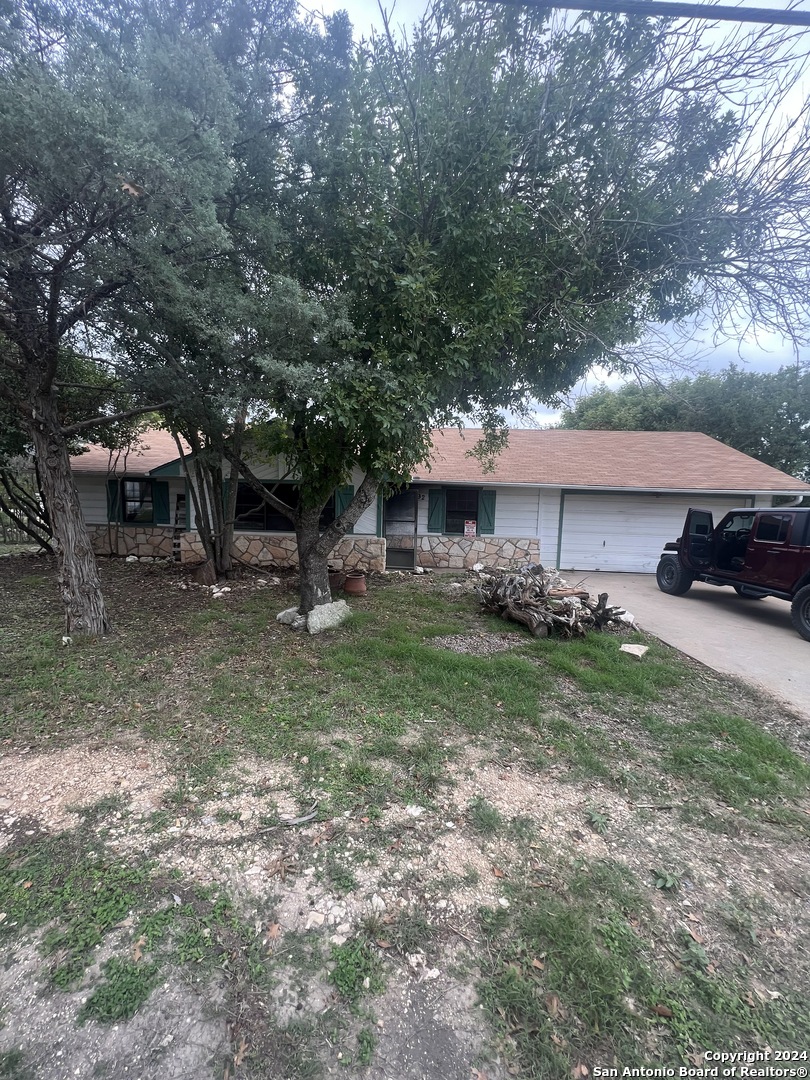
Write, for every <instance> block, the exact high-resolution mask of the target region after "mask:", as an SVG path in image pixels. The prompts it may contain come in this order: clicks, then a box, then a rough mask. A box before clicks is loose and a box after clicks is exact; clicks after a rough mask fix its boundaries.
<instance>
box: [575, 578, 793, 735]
mask: <svg viewBox="0 0 810 1080" xmlns="http://www.w3.org/2000/svg"><path fill="white" fill-rule="evenodd" d="M565 576H566V577H567V578H568V580H569V581H571V582H572V583H573V582H575V581H576V582H579V581H582V582H584V583H585V585H586V588H588V589H589V590H590V591H591V592H592V593H600V592H606V593H607V594H608V596H609V598H610V601H611V603H613V604H618V605H620V606H621V607H624V608H627V610H628V611H631V612H632V613H633V615H635V617H636V622H637V623H638V625H639V626H640V627H641V628H642V629H643V630H648V631H649V632H650V633H651V634H655V636H656V637H659V638H661V640H662V641H665V642H667V644H668V645H674V646H675V648H676V649H680V650H681V652H685V653H686V654H687V655H688V656H693V657H694V658H695V659H696V660H700V661H701V663H703V664H706V665H707V666H708V667H710V668H713V669H714V670H715V671H721V672H723V673H724V674H727V675H736V676H737V677H738V678H740V679H744V680H745V681H746V682H749V683H753V684H754V685H755V686H758V687H759V688H760V689H763V690H766V691H767V692H768V693H769V694H773V695H774V696H775V697H777V698H780V699H781V700H783V701H784V702H786V703H787V704H788V705H789V706H790V708H791V709H792V710H793V711H794V712H796V713H799V714H801V715H802V716H804V717H805V718H807V719H808V720H810V641H804V639H803V638H800V637H799V635H798V634H797V633H796V631H795V630H794V629H793V626H792V625H791V622H790V604H788V603H786V602H785V601H784V600H774V599H773V598H772V597H768V599H767V600H743V599H742V597H739V596H737V594H736V593H735V592H734V590H733V589H729V588H718V587H717V586H715V585H704V584H703V583H701V582H698V583H696V584H694V585H693V586H692V588H691V589H690V590H689V592H688V593H687V594H686V595H685V596H668V595H666V594H665V593H662V592H661V590H660V589H659V588H658V586H657V584H656V581H655V576H654V575H653V574H603V573H588V572H586V571H581V570H572V571H567V572H565Z"/></svg>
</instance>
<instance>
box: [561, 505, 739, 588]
mask: <svg viewBox="0 0 810 1080" xmlns="http://www.w3.org/2000/svg"><path fill="white" fill-rule="evenodd" d="M752 501H753V500H750V499H745V498H744V497H741V496H739V495H738V496H736V497H731V496H729V497H727V498H723V497H719V496H716V495H715V496H711V495H709V496H707V495H706V494H705V493H704V494H702V495H701V494H695V495H692V496H690V495H634V494H631V493H624V492H623V493H621V494H619V493H610V494H607V493H604V494H603V493H596V492H590V493H584V492H563V494H562V497H561V509H560V558H559V566H560V568H561V569H565V570H612V571H619V572H625V573H636V574H654V573H655V568H656V565H657V564H658V559H659V557H660V555H661V550H662V548H663V545H664V544H665V543H667V541H669V540H676V539H677V538H678V537H679V536H680V534H681V529H682V528H683V523H684V519H685V517H686V511H687V510H688V509H689V507H690V506H699V507H700V508H701V509H704V510H711V512H712V513H713V514H714V520H715V522H717V521H719V520H720V518H721V517H722V516H723V515H724V514H726V513H727V512H728V511H729V510H732V509H733V508H734V507H737V506H747V505H750V504H751V503H752Z"/></svg>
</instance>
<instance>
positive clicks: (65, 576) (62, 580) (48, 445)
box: [31, 397, 112, 637]
mask: <svg viewBox="0 0 810 1080" xmlns="http://www.w3.org/2000/svg"><path fill="white" fill-rule="evenodd" d="M31 437H32V439H33V442H34V451H35V453H36V458H37V467H38V470H39V476H40V483H41V492H42V498H43V501H44V503H45V506H46V507H47V510H48V516H49V518H50V522H51V529H52V530H53V547H54V551H55V553H56V561H57V569H58V574H59V576H58V581H59V591H60V593H61V594H62V602H63V603H64V605H65V632H66V633H68V634H71V635H73V636H82V635H83V636H88V637H101V636H103V635H104V634H107V633H109V632H110V630H111V629H112V626H111V624H110V622H109V620H108V619H107V612H106V610H105V607H104V597H103V596H102V593H101V581H100V580H99V576H98V566H97V564H96V556H95V554H94V552H93V545H92V543H91V541H90V535H89V533H88V532H87V526H86V525H85V523H84V517H83V516H82V510H81V506H80V504H79V496H78V494H77V493H76V488H75V485H74V483H73V476H72V473H71V471H70V458H69V456H68V449H67V444H66V442H65V439H64V437H63V436H62V433H61V429H60V426H59V420H58V417H57V415H56V409H55V407H54V404H53V401H52V400H51V399H50V398H49V397H40V398H38V399H37V402H36V406H35V411H34V418H33V421H32V422H31Z"/></svg>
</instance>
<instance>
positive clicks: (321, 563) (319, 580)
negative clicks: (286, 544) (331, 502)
mask: <svg viewBox="0 0 810 1080" xmlns="http://www.w3.org/2000/svg"><path fill="white" fill-rule="evenodd" d="M319 519H320V511H319V510H303V511H301V513H300V514H298V515H297V516H296V521H295V539H296V542H297V544H298V590H299V594H300V596H301V604H300V606H299V608H298V612H299V614H301V615H307V614H308V613H309V612H310V611H312V609H313V608H316V607H320V606H321V605H322V604H331V603H332V593H331V591H330V589H329V566H328V563H327V556H326V555H323V554H322V553H321V551H320V545H319V544H318V541H319V540H320V529H319V527H318V522H319Z"/></svg>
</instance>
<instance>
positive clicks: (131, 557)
mask: <svg viewBox="0 0 810 1080" xmlns="http://www.w3.org/2000/svg"><path fill="white" fill-rule="evenodd" d="M124 561H125V562H137V561H138V556H137V555H127V557H126V559H125V560H124Z"/></svg>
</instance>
